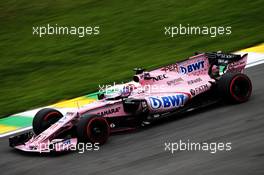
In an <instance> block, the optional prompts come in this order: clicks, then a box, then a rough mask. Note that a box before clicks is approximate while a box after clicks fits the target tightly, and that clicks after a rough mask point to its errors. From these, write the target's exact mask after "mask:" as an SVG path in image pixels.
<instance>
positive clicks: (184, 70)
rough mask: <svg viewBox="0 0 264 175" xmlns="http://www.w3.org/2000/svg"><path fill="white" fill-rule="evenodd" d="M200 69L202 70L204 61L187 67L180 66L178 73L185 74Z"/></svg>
mask: <svg viewBox="0 0 264 175" xmlns="http://www.w3.org/2000/svg"><path fill="white" fill-rule="evenodd" d="M202 68H204V61H198V62H196V63H193V64H189V65H188V66H180V73H182V74H187V73H190V72H193V71H196V70H200V69H202Z"/></svg>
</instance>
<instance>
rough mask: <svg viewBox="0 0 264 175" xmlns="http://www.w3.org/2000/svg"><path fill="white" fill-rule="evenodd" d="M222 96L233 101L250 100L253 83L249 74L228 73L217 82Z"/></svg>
mask: <svg viewBox="0 0 264 175" xmlns="http://www.w3.org/2000/svg"><path fill="white" fill-rule="evenodd" d="M217 87H218V92H219V95H221V97H223V98H224V99H226V100H227V101H229V102H232V103H243V102H246V101H248V99H249V98H250V96H251V93H252V83H251V81H250V79H249V78H248V76H247V75H245V74H242V73H226V74H224V75H223V76H222V77H221V78H220V80H219V81H218V83H217Z"/></svg>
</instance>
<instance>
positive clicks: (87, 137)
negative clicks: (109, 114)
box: [77, 115, 110, 145]
mask: <svg viewBox="0 0 264 175" xmlns="http://www.w3.org/2000/svg"><path fill="white" fill-rule="evenodd" d="M109 135H110V127H109V125H108V122H107V121H106V119H105V118H104V117H99V116H96V115H92V116H88V117H82V118H81V119H80V121H79V122H78V124H77V137H78V142H82V143H87V142H90V143H99V144H100V145H103V144H104V143H106V141H107V140H108V137H109Z"/></svg>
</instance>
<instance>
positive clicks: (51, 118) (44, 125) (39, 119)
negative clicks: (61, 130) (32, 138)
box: [32, 108, 63, 135]
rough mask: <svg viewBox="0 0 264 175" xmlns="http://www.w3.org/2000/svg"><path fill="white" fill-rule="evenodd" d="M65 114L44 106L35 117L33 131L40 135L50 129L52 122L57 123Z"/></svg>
mask: <svg viewBox="0 0 264 175" xmlns="http://www.w3.org/2000/svg"><path fill="white" fill-rule="evenodd" d="M62 117H63V115H62V114H61V113H60V112H59V111H57V110H56V109H52V108H44V109H41V110H40V111H38V112H37V114H36V115H35V117H34V119H33V123H32V126H33V131H34V133H35V134H36V135H39V134H40V133H42V132H43V131H45V130H46V129H48V128H49V127H50V126H51V125H52V124H54V123H56V122H57V121H58V120H59V119H61V118H62Z"/></svg>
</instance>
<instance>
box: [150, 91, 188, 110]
mask: <svg viewBox="0 0 264 175" xmlns="http://www.w3.org/2000/svg"><path fill="white" fill-rule="evenodd" d="M186 99H187V97H186V96H185V95H183V94H180V95H172V96H164V97H157V98H155V97H150V98H149V100H150V104H151V107H152V108H153V109H158V108H161V107H163V108H169V107H180V106H183V104H184V103H185V101H186Z"/></svg>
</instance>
